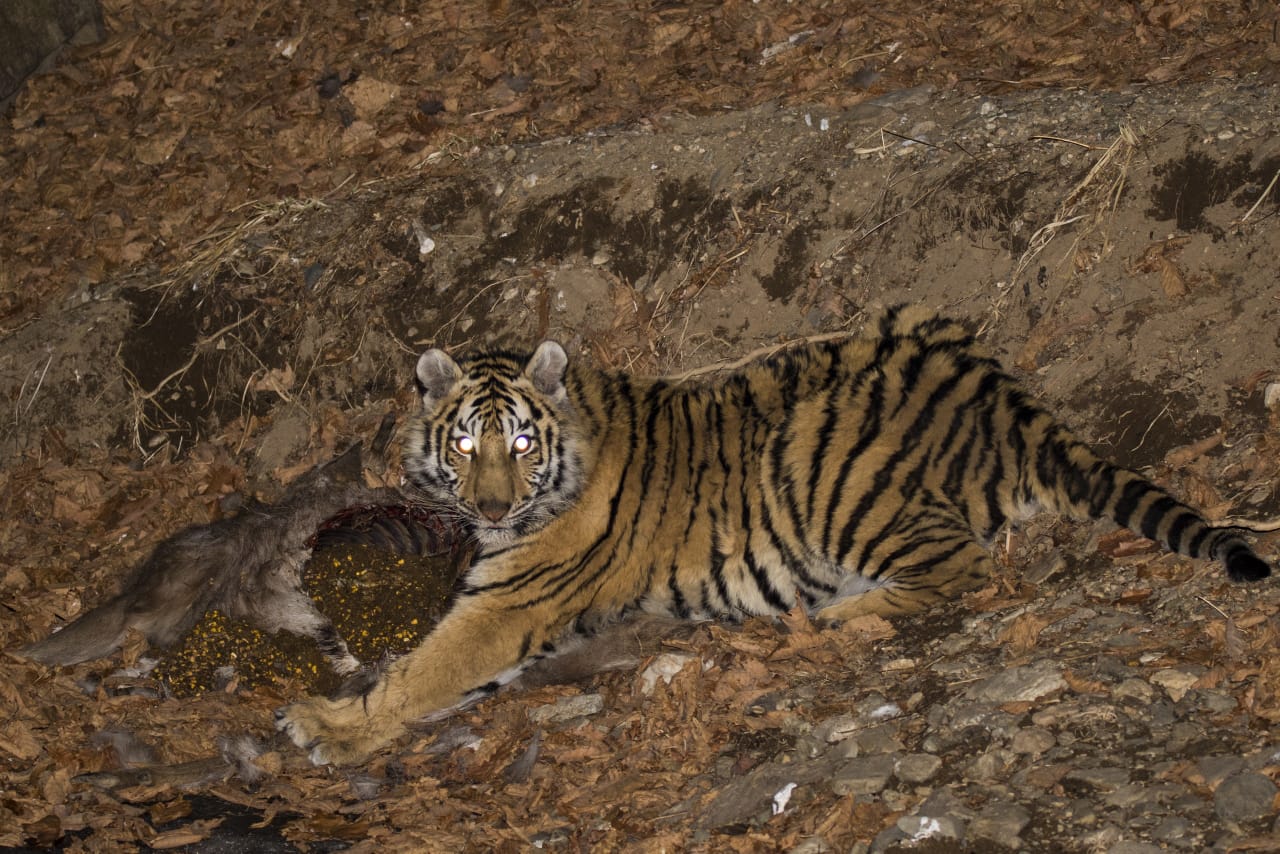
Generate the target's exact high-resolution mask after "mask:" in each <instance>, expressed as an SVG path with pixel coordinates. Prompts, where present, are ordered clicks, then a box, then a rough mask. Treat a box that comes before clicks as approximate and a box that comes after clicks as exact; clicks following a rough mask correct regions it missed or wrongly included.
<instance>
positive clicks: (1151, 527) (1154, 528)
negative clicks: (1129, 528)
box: [1138, 489, 1182, 540]
mask: <svg viewBox="0 0 1280 854" xmlns="http://www.w3.org/2000/svg"><path fill="white" fill-rule="evenodd" d="M1151 491H1152V492H1155V490H1154V489H1152V490H1151ZM1181 506H1182V505H1181V504H1179V503H1178V502H1176V501H1174V500H1173V499H1172V498H1170V497H1169V496H1167V495H1161V496H1160V497H1159V498H1157V499H1156V500H1155V501H1152V502H1151V506H1149V507H1148V508H1147V512H1145V513H1143V514H1142V526H1141V527H1140V528H1139V529H1138V530H1139V531H1141V533H1142V536H1144V537H1146V538H1147V539H1148V540H1159V539H1160V523H1161V522H1163V521H1164V517H1165V516H1168V515H1169V514H1170V513H1172V512H1174V511H1175V510H1177V509H1178V508H1179V507H1181Z"/></svg>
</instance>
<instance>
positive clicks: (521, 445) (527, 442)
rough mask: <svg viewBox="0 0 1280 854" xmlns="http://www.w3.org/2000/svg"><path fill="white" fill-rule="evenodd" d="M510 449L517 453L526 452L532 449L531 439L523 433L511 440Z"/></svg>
mask: <svg viewBox="0 0 1280 854" xmlns="http://www.w3.org/2000/svg"><path fill="white" fill-rule="evenodd" d="M511 450H512V451H514V452H515V453H517V454H527V453H529V452H530V451H532V450H533V439H532V438H530V437H529V436H525V435H523V434H521V435H519V436H516V437H515V438H514V439H512V440H511Z"/></svg>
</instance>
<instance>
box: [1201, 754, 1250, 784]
mask: <svg viewBox="0 0 1280 854" xmlns="http://www.w3.org/2000/svg"><path fill="white" fill-rule="evenodd" d="M1243 770H1244V759H1242V758H1241V757H1239V756H1230V755H1228V756H1206V757H1205V758H1203V759H1201V760H1200V761H1199V762H1197V763H1196V771H1198V772H1199V773H1200V776H1201V777H1203V778H1204V782H1205V785H1207V786H1208V787H1209V788H1210V789H1216V788H1217V787H1218V786H1219V785H1220V784H1221V783H1222V781H1223V780H1225V779H1227V778H1228V777H1230V776H1231V775H1233V774H1236V773H1239V772H1240V771H1243Z"/></svg>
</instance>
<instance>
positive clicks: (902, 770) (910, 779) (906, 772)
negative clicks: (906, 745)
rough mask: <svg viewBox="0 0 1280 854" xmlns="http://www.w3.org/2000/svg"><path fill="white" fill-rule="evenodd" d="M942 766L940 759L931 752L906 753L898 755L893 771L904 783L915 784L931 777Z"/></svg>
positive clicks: (926, 780) (924, 781)
mask: <svg viewBox="0 0 1280 854" xmlns="http://www.w3.org/2000/svg"><path fill="white" fill-rule="evenodd" d="M941 767H942V760H941V759H940V758H939V757H937V756H934V755H933V754H932V753H908V754H907V755H906V756H900V757H898V761H897V764H896V765H894V767H893V773H894V775H896V776H897V778H898V779H899V780H901V781H902V782H904V783H909V784H911V785H916V784H918V783H927V782H929V780H932V779H933V775H934V774H937V773H938V769H940V768H941Z"/></svg>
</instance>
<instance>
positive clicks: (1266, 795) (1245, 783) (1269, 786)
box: [1213, 771, 1276, 823]
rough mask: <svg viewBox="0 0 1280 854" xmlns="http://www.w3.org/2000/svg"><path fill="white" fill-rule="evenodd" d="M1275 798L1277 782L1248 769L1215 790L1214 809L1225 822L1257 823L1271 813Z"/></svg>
mask: <svg viewBox="0 0 1280 854" xmlns="http://www.w3.org/2000/svg"><path fill="white" fill-rule="evenodd" d="M1275 797H1276V784H1275V783H1272V782H1271V780H1269V779H1268V778H1266V777H1264V776H1263V775H1261V774H1257V773H1255V772H1253V771H1246V772H1244V773H1243V774H1237V775H1236V776H1234V777H1230V778H1228V779H1227V780H1225V781H1223V783H1222V785H1221V786H1219V787H1218V788H1217V791H1215V792H1214V793H1213V809H1214V812H1216V813H1217V814H1218V818H1220V819H1222V820H1223V821H1233V822H1242V823H1247V822H1254V821H1259V820H1260V819H1264V818H1268V817H1270V816H1271V814H1272V813H1273V812H1274V810H1273V809H1272V804H1273V803H1274V802H1275Z"/></svg>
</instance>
